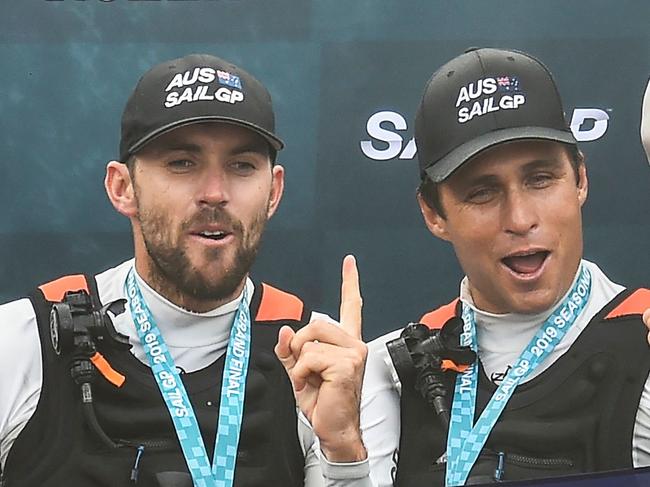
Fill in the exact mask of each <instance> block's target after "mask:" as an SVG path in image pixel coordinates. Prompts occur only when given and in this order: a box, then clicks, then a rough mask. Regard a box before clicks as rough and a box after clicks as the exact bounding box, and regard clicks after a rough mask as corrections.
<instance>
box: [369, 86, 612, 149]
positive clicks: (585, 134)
mask: <svg viewBox="0 0 650 487" xmlns="http://www.w3.org/2000/svg"><path fill="white" fill-rule="evenodd" d="M512 78H513V77H510V81H511V82H512ZM515 79H516V78H515ZM497 82H498V80H497ZM468 95H469V93H468ZM522 96H523V95H522ZM512 101H513V103H514V95H513V100H512ZM481 110H482V107H481ZM611 111H612V109H611V108H606V109H603V108H575V109H574V110H573V113H572V115H571V124H570V125H571V131H572V132H573V135H574V137H575V138H576V140H577V141H578V142H592V141H594V140H598V139H600V138H601V137H602V136H603V135H605V133H606V132H607V128H608V126H609V116H610V115H609V114H610V113H611ZM469 113H470V112H468V114H467V116H469ZM459 116H460V113H459ZM477 116H478V115H477ZM407 130H408V125H407V122H406V118H405V117H404V116H403V115H402V114H401V113H399V112H395V111H391V110H382V111H379V112H376V113H373V114H372V115H371V116H370V117H369V118H368V121H367V122H366V133H367V135H368V138H366V139H364V140H362V141H360V143H359V145H360V148H361V152H363V154H364V155H365V156H366V157H368V158H369V159H372V160H374V161H389V160H391V159H395V158H397V159H413V158H414V157H415V155H416V153H417V148H416V146H415V139H413V138H408V137H406V138H405V137H404V135H405V132H406V131H407Z"/></svg>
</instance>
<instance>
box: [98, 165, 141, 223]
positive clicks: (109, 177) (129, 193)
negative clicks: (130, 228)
mask: <svg viewBox="0 0 650 487" xmlns="http://www.w3.org/2000/svg"><path fill="white" fill-rule="evenodd" d="M104 188H105V189H106V194H107V195H108V199H109V200H111V203H112V204H113V207H114V208H115V209H116V210H117V211H118V212H120V213H121V214H122V215H124V216H126V217H129V218H133V217H135V216H136V215H137V213H138V204H137V199H136V196H135V187H134V182H133V180H132V179H131V174H130V173H129V169H128V168H127V167H126V164H123V163H121V162H117V161H111V162H109V163H108V164H107V165H106V177H105V178H104Z"/></svg>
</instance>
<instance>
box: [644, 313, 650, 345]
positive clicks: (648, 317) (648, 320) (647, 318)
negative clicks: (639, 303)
mask: <svg viewBox="0 0 650 487" xmlns="http://www.w3.org/2000/svg"><path fill="white" fill-rule="evenodd" d="M643 322H644V323H645V326H646V328H648V330H650V308H648V309H646V310H645V311H644V313H643ZM648 344H650V331H649V332H648Z"/></svg>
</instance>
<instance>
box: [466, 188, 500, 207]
mask: <svg viewBox="0 0 650 487" xmlns="http://www.w3.org/2000/svg"><path fill="white" fill-rule="evenodd" d="M496 193H497V192H496V189H495V188H491V187H482V188H476V189H472V190H470V191H469V192H468V193H467V197H466V198H465V201H467V202H468V203H472V204H476V205H481V204H483V203H489V202H490V201H492V199H493V198H494V197H495V196H496Z"/></svg>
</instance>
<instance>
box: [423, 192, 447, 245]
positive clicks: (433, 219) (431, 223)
mask: <svg viewBox="0 0 650 487" xmlns="http://www.w3.org/2000/svg"><path fill="white" fill-rule="evenodd" d="M417 198H418V204H419V205H420V211H421V212H422V218H424V223H425V224H426V226H427V228H428V229H429V231H430V232H431V233H432V234H433V235H434V236H436V237H438V238H440V239H442V240H446V241H449V233H448V231H447V220H445V218H443V217H442V216H441V215H440V213H438V212H437V211H436V210H434V209H433V208H431V207H430V206H429V205H428V204H427V203H426V201H424V198H423V197H422V194H420V192H418V194H417Z"/></svg>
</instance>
